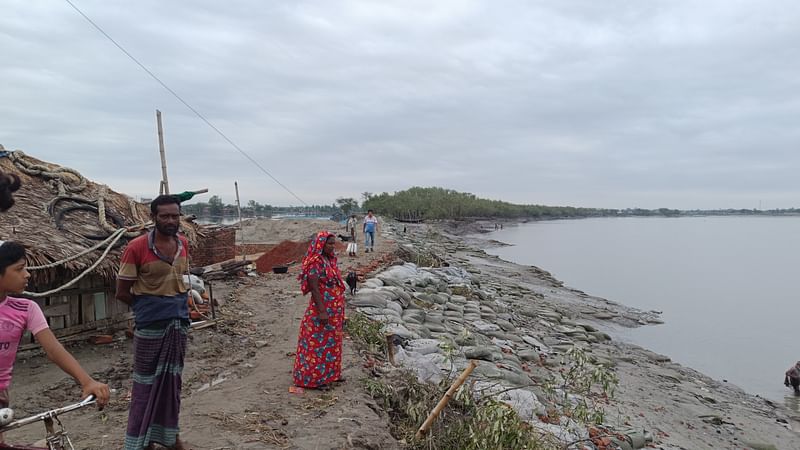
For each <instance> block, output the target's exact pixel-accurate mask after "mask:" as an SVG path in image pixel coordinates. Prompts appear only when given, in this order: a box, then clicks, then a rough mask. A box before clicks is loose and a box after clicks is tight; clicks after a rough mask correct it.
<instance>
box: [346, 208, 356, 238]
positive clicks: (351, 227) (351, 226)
mask: <svg viewBox="0 0 800 450" xmlns="http://www.w3.org/2000/svg"><path fill="white" fill-rule="evenodd" d="M356 222H357V220H356V215H355V214H353V215H352V216H350V218H349V219H347V225H346V228H345V229H346V230H347V231H349V232H350V241H352V242H355V241H356Z"/></svg>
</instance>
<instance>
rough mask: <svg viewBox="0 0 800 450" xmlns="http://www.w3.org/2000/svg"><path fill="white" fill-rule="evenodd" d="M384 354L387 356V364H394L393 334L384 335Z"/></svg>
mask: <svg viewBox="0 0 800 450" xmlns="http://www.w3.org/2000/svg"><path fill="white" fill-rule="evenodd" d="M386 356H387V357H388V358H389V364H391V365H393V366H395V365H396V364H395V363H394V335H393V334H387V335H386Z"/></svg>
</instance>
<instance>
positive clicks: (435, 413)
mask: <svg viewBox="0 0 800 450" xmlns="http://www.w3.org/2000/svg"><path fill="white" fill-rule="evenodd" d="M476 367H478V363H477V361H475V360H474V359H473V360H470V362H469V365H468V366H467V368H466V369H464V371H463V372H461V375H459V376H458V378H456V381H454V382H453V384H452V385H451V386H450V389H448V390H447V392H446V393H445V394H444V397H442V399H441V400H439V403H437V404H436V407H435V408H433V411H431V413H430V414H429V415H428V418H427V419H425V422H424V423H423V424H422V426H421V427H419V431H417V436H416V437H417V439H422V438H423V437H424V436H425V434H426V433H427V432H428V430H429V429H430V428H431V425H433V422H434V421H435V420H436V418H437V417H439V414H441V412H442V410H443V409H444V407H445V406H447V403H449V402H450V399H452V398H453V395H455V393H456V391H457V390H458V388H460V387H461V385H462V384H464V382H465V381H467V378H468V377H469V374H471V373H472V371H473V370H475V368H476Z"/></svg>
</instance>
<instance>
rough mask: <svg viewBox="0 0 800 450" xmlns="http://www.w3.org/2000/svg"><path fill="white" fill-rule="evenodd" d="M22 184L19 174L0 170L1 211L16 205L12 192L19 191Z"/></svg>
mask: <svg viewBox="0 0 800 450" xmlns="http://www.w3.org/2000/svg"><path fill="white" fill-rule="evenodd" d="M21 185H22V183H21V182H20V181H19V177H18V176H16V175H15V174H13V173H4V172H2V171H0V211H6V210H8V209H9V208H11V207H12V206H14V197H13V196H12V194H13V193H14V192H16V191H18V190H19V188H20V186H21Z"/></svg>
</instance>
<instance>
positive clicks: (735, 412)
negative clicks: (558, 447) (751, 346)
mask: <svg viewBox="0 0 800 450" xmlns="http://www.w3.org/2000/svg"><path fill="white" fill-rule="evenodd" d="M487 223H489V224H493V223H494V222H493V221H491V222H487V221H473V222H471V223H469V224H458V225H457V226H452V225H450V224H444V226H442V224H430V225H428V224H422V225H415V226H414V227H410V228H409V229H410V230H411V231H410V233H405V234H403V233H402V232H395V233H393V234H394V236H393V237H394V238H395V239H396V240H397V241H398V244H400V245H406V246H408V245H411V246H416V247H420V248H426V249H428V250H430V251H433V252H436V253H439V254H440V255H439V256H441V257H442V258H444V259H445V260H446V261H448V262H449V263H450V265H451V267H460V268H464V269H465V270H466V271H467V272H470V273H471V274H473V276H474V278H473V283H474V282H475V281H477V282H478V284H479V285H480V286H483V285H485V284H489V283H492V284H493V285H498V286H502V287H503V294H504V295H505V294H507V291H508V290H511V292H512V293H514V292H516V293H518V294H519V297H511V299H512V300H523V301H522V302H519V303H520V304H521V305H534V306H535V307H536V308H539V312H540V313H541V312H543V311H544V314H547V311H551V312H554V313H556V314H553V315H551V316H550V317H549V319H554V318H555V317H559V316H560V318H561V320H559V321H555V320H546V319H547V318H545V319H543V318H542V316H541V315H539V314H537V316H536V317H525V316H524V314H519V313H516V311H514V310H513V309H514V308H512V313H511V317H509V318H512V319H513V320H511V322H512V323H513V326H515V327H516V328H518V329H523V327H524V330H525V332H526V333H528V334H534V333H535V334H536V336H537V338H539V339H538V340H539V341H540V342H544V340H545V339H550V340H551V341H552V340H554V339H555V340H561V341H562V342H568V341H570V340H572V342H573V343H578V344H579V345H582V346H584V347H586V348H587V349H588V351H589V352H590V353H591V354H592V355H593V357H596V358H597V360H599V361H603V362H605V363H608V364H609V365H610V366H612V367H613V370H614V372H615V373H616V374H617V376H618V377H619V380H620V384H619V386H618V388H617V394H616V396H615V398H614V400H613V401H612V402H611V405H609V412H612V413H613V414H610V415H611V416H614V417H616V418H617V422H618V424H617V425H631V426H634V427H637V428H640V429H644V430H646V431H648V432H649V433H651V434H652V435H653V436H654V438H655V444H656V445H657V446H658V447H656V448H662V449H678V448H683V449H699V448H780V449H800V436H798V434H797V433H796V432H795V431H792V427H794V430H800V423H798V421H797V420H798V418H797V417H792V416H791V413H790V412H789V411H788V410H787V409H786V408H784V407H783V406H781V405H778V404H776V403H774V402H772V401H769V400H767V399H764V398H761V397H759V396H756V395H753V394H748V393H747V392H745V391H744V390H742V389H741V388H739V387H737V386H735V385H731V384H729V383H725V382H720V381H717V380H714V379H712V378H710V377H708V376H706V375H704V374H702V373H700V372H698V371H696V370H694V369H692V368H690V367H685V366H682V365H680V364H677V363H674V362H672V361H671V359H670V358H669V357H667V356H664V355H660V354H657V353H655V352H652V351H650V350H648V349H646V348H644V347H641V346H637V345H635V344H632V343H628V342H623V341H616V340H611V341H606V342H591V339H590V342H586V341H584V340H583V337H582V336H583V334H581V333H579V332H576V331H574V329H576V328H578V329H579V328H580V327H579V325H587V328H583V330H581V331H587V330H588V329H590V328H592V326H595V327H597V328H598V329H603V328H607V327H613V326H623V327H635V326H640V325H643V324H648V323H651V324H654V323H658V322H660V319H658V315H657V314H655V312H647V311H640V310H637V309H635V308H631V307H628V306H625V305H622V304H619V303H616V302H613V301H609V300H607V299H602V298H599V297H595V296H591V295H589V294H587V293H585V292H582V291H580V290H578V289H574V288H571V287H568V286H565V285H564V283H563V282H561V281H559V280H557V279H555V278H554V277H553V276H552V275H551V274H550V273H549V272H546V271H545V270H542V269H540V268H537V267H533V266H523V265H519V264H515V263H513V262H509V261H505V260H502V259H501V258H499V257H496V256H493V255H489V254H488V253H486V251H485V249H486V248H490V247H493V246H495V243H497V242H499V241H492V240H489V239H481V238H480V237H479V236H475V235H476V234H478V232H480V231H478V232H470V231H474V230H476V229H478V230H479V229H480V228H481V227H482V226H483V225H484V224H487ZM503 223H504V224H511V222H503ZM516 223H519V222H516ZM403 225H404V224H393V226H394V227H395V229H396V230H402V229H403ZM462 225H466V226H462ZM465 231H466V232H465ZM486 231H493V230H486ZM432 235H438V236H436V237H434V238H433V239H434V240H439V242H429V241H431V240H432ZM515 290H516V291H515ZM504 300H505V298H504ZM531 319H534V320H531ZM565 333H572V334H573V336H575V335H577V336H580V337H579V338H578V339H572V336H569V334H566V335H565ZM509 334H510V333H509ZM545 343H547V342H545ZM518 347H520V348H521V346H518ZM518 350H519V348H516V349H515V350H514V351H518ZM770 445H772V446H774V447H770Z"/></svg>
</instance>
